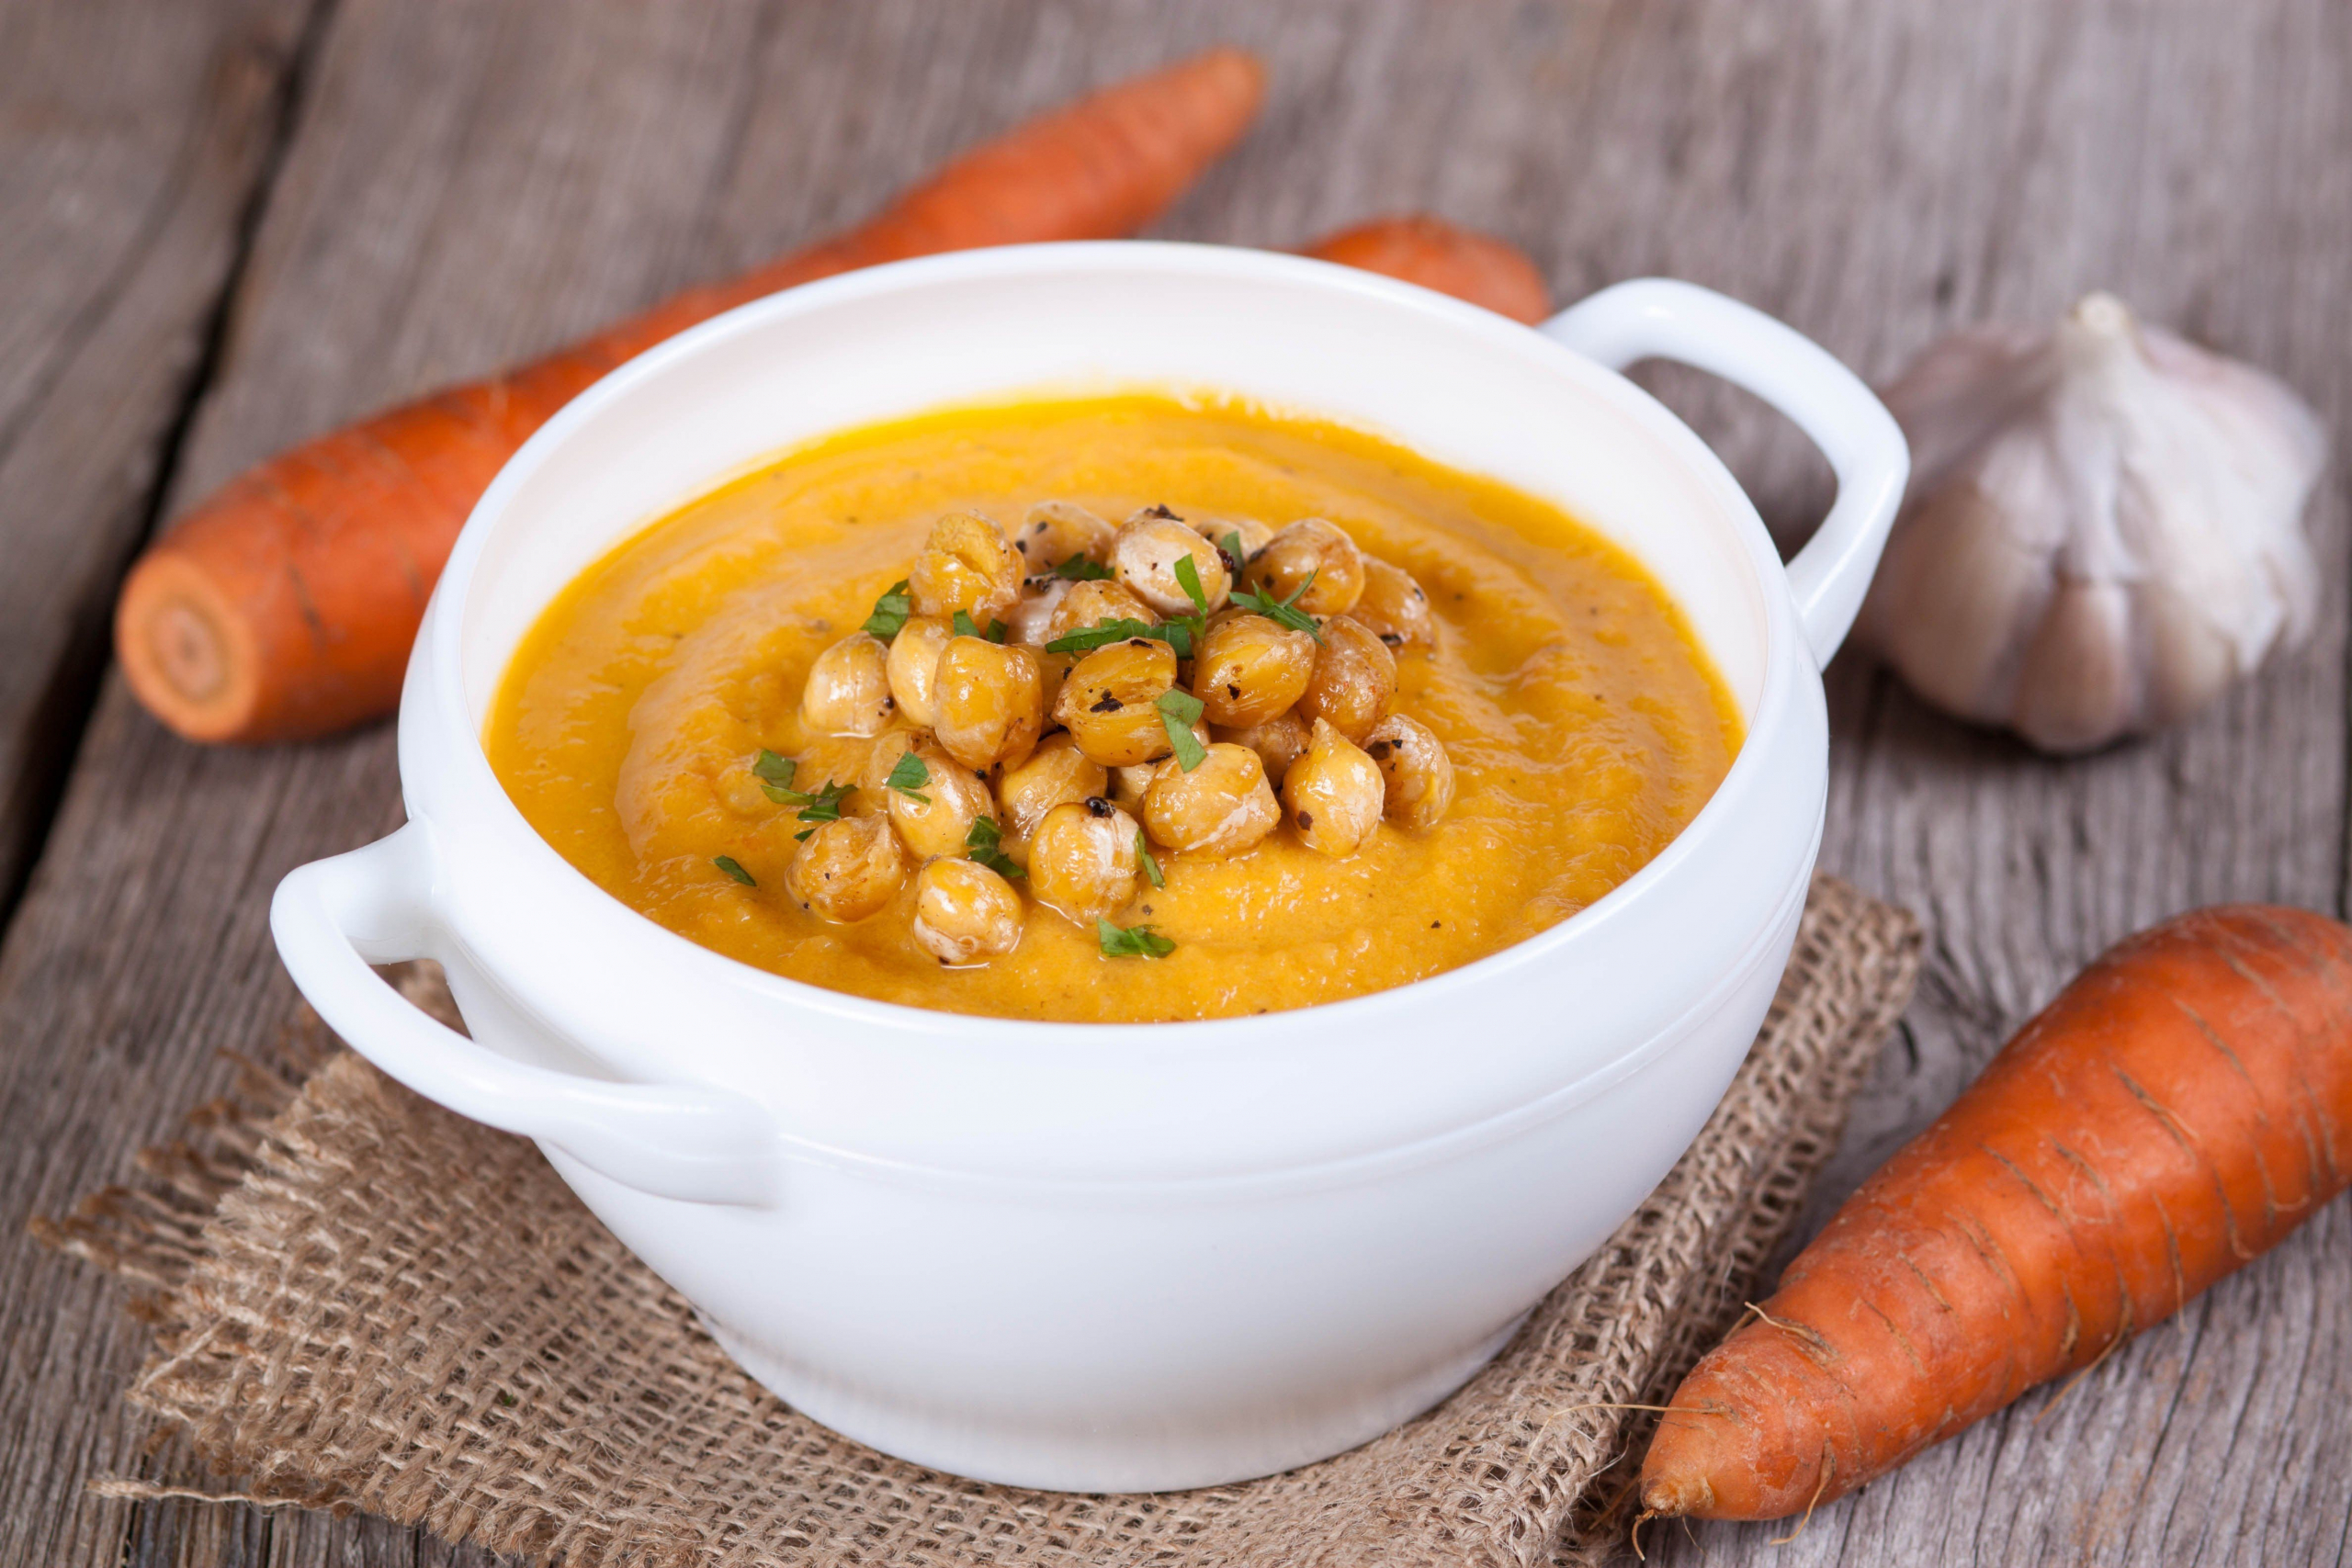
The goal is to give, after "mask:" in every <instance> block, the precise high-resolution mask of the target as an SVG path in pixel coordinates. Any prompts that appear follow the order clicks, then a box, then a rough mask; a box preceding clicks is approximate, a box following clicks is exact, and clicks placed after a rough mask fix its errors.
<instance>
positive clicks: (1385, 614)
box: [1348, 556, 1437, 648]
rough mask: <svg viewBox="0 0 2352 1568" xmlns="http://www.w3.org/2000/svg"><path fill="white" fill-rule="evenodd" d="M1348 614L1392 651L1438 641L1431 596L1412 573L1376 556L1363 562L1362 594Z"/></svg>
mask: <svg viewBox="0 0 2352 1568" xmlns="http://www.w3.org/2000/svg"><path fill="white" fill-rule="evenodd" d="M1348 614H1349V615H1350V616H1351V617H1353V618H1354V619H1355V620H1356V621H1358V622H1360V623H1362V625H1363V628H1364V630H1366V631H1368V632H1370V633H1371V634H1372V635H1373V636H1374V637H1378V638H1379V639H1380V640H1381V641H1383V642H1385V643H1386V644H1387V645H1388V646H1389V647H1391V648H1427V647H1429V646H1430V644H1431V643H1433V642H1435V641H1437V619H1436V617H1435V616H1433V615H1430V596H1429V595H1428V594H1426V593H1424V592H1421V585H1420V584H1419V583H1418V582H1416V581H1413V574H1412V573H1411V572H1409V571H1407V570H1404V569H1403V568H1402V567H1395V566H1390V565H1389V564H1388V563H1387V562H1386V561H1385V560H1382V559H1380V558H1378V557H1376V556H1366V557H1364V558H1363V594H1362V595H1361V596H1360V597H1359V598H1358V599H1357V600H1356V603H1355V608H1353V609H1351V610H1350V611H1349V612H1348Z"/></svg>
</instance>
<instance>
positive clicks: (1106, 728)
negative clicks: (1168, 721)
mask: <svg viewBox="0 0 2352 1568" xmlns="http://www.w3.org/2000/svg"><path fill="white" fill-rule="evenodd" d="M1175 684H1176V650H1175V649H1171V648H1170V647H1169V646H1168V645H1167V644H1166V643H1164V642H1159V641H1156V640H1154V639H1152V638H1150V637H1130V638H1128V639H1127V640H1126V641H1125V642H1114V643H1113V644H1112V645H1111V646H1110V647H1108V648H1098V649H1095V650H1094V651H1093V652H1091V653H1090V654H1088V655H1087V656H1086V657H1085V658H1083V659H1081V660H1079V661H1078V663H1077V664H1076V665H1075V666H1074V667H1072V669H1071V670H1070V672H1069V680H1067V681H1065V682H1063V683H1062V691H1061V698H1060V700H1059V701H1058V702H1057V703H1056V704H1055V705H1054V717H1055V719H1056V720H1057V721H1058V722H1059V723H1061V724H1062V725H1063V726H1064V727H1066V728H1068V729H1069V734H1070V739H1073V740H1075V741H1077V742H1078V749H1079V750H1081V751H1083V752H1085V753H1086V754H1087V755H1088V756H1089V757H1091V758H1093V759H1094V761H1098V762H1100V763H1102V764H1103V766H1104V767H1106V768H1124V767H1128V766H1131V765H1133V764H1134V763H1136V762H1156V761H1159V759H1160V758H1162V757H1165V756H1166V755H1168V753H1169V752H1170V750H1172V748H1171V747H1170V745H1169V743H1168V728H1167V726H1166V725H1165V724H1163V723H1162V722H1161V718H1160V712H1159V707H1158V706H1157V704H1158V703H1159V699H1160V697H1161V696H1163V695H1164V694H1166V693H1167V692H1168V691H1169V690H1170V688H1171V687H1173V686H1174V685H1175Z"/></svg>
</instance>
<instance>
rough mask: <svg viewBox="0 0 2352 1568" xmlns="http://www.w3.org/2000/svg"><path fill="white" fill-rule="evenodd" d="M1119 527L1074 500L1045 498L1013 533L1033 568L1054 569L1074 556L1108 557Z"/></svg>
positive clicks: (1015, 547)
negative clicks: (1114, 535) (1112, 537)
mask: <svg viewBox="0 0 2352 1568" xmlns="http://www.w3.org/2000/svg"><path fill="white" fill-rule="evenodd" d="M1116 532H1117V530H1116V529H1114V528H1113V527H1112V526H1111V525H1110V524H1108V523H1106V522H1104V521H1103V519H1102V518H1100V517H1097V516H1096V515H1095V514H1094V513H1091V512H1089V511H1088V510H1086V508H1084V507H1083V506H1080V505H1079V504H1078V502H1074V501H1041V502H1038V503H1037V504H1036V505H1035V506H1033V507H1031V508H1030V509H1029V515H1028V517H1027V518H1026V519H1025V520H1024V521H1023V523H1022V525H1021V526H1020V528H1019V529H1018V530H1017V531H1015V532H1014V534H1013V536H1012V547H1013V548H1014V549H1016V550H1019V551H1020V552H1021V558H1022V560H1023V562H1024V563H1026V569H1027V570H1029V571H1031V572H1033V573H1034V572H1040V571H1051V570H1054V568H1056V567H1057V566H1059V565H1061V564H1062V562H1064V561H1066V560H1068V559H1069V558H1070V557H1072V556H1084V557H1086V558H1088V559H1089V560H1093V561H1106V562H1107V561H1108V559H1109V558H1110V554H1111V536H1112V535H1113V534H1114V533H1116Z"/></svg>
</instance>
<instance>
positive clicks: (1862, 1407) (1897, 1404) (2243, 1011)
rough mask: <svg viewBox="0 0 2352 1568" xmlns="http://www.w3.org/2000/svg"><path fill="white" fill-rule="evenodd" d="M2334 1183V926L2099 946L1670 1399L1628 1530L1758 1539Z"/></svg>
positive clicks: (2257, 920) (2286, 921)
mask: <svg viewBox="0 0 2352 1568" xmlns="http://www.w3.org/2000/svg"><path fill="white" fill-rule="evenodd" d="M2347 1178H2352V929H2347V928H2346V927H2345V926H2342V925H2339V924H2338V923H2336V922H2335V921H2334V920H2330V919H2323V918H2322V917H2320V916H2317V915H2312V914H2306V913H2304V912H2302V911H2301V910H2296V909H2283V908H2270V907H2267V906H2261V905H2231V906H2223V907H2220V908H2211V909H2200V910H2196V911H2193V912H2191V913H2189V914H2186V915H2182V916H2180V917H2178V918H2177V919H2171V920H2167V921H2165V923H2164V924H2163V925H2160V926H2157V927H2156V928H2154V930H2152V931H2145V932H2143V933H2142V934H2141V935H2139V936H2136V937H2133V938H2131V940H2130V941H2128V942H2123V943H2122V944H2121V945H2120V946H2119V947H2117V948H2115V949H2114V950H2112V951H2111V952H2109V953H2107V954H2106V955H2105V956H2104V957H2102V958H2100V959H2099V960H2098V962H2097V963H2095V964H2092V965H2091V966H2090V967H2089V968H2088V969H2086V971H2084V972H2083V974H2082V975H2081V976H2079V977H2077V978H2076V979H2075V982H2074V983H2073V984H2072V985H2070V986H2068V987H2066V988H2065V990H2064V991H2063V992H2061V993H2060V994H2059V997H2058V998H2057V1000H2055V1001H2053V1002H2052V1003H2051V1005H2050V1006H2049V1008H2048V1009H2047V1010H2044V1011H2043V1012H2042V1013H2041V1016H2039V1017H2038V1018H2036V1019H2034V1020H2033V1021H2032V1022H2030V1023H2029V1024H2028V1025H2026V1027H2025V1028H2024V1029H2023V1030H2022V1031H2021V1032H2019V1033H2018V1036H2017V1037H2016V1038H2015V1039H2014V1040H2012V1041H2010V1042H2009V1043H2008V1044H2007V1046H2006V1047H2004V1048H2003V1050H2002V1051H2001V1053H2000V1055H1997V1056H1996V1057H1995V1058H1994V1060H1993V1063H1992V1065H1991V1066H1988V1067H1987V1068H1986V1069H1985V1074H1984V1076H1983V1077H1980V1078H1978V1079H1977V1081H1976V1082H1975V1084H1973V1086H1972V1087H1971V1088H1970V1089H1968V1091H1967V1092H1966V1093H1964V1094H1962V1096H1961V1097H1960V1099H1959V1100H1957V1101H1955V1102H1954V1103H1953V1105H1952V1106H1951V1109H1950V1110H1949V1111H1945V1112H1944V1114H1943V1115H1942V1116H1940V1117H1939V1118H1938V1119H1937V1121H1936V1122H1935V1123H1934V1124H1933V1125H1932V1126H1930V1127H1929V1128H1928V1130H1927V1131H1926V1132H1924V1133H1922V1134H1920V1135H1919V1136H1918V1137H1917V1138H1916V1139H1914V1140H1913V1141H1912V1142H1911V1143H1910V1144H1908V1145H1905V1147H1904V1148H1903V1149H1902V1150H1901V1151H1900V1152H1899V1153H1897V1154H1896V1155H1895V1156H1894V1158H1893V1159H1891V1160H1889V1161H1888V1162H1887V1163H1886V1164H1885V1165H1884V1166H1883V1167H1882V1168H1880V1169H1879V1170H1878V1171H1877V1173H1876V1174H1874V1175H1873V1176H1871V1179H1869V1180H1868V1181H1866V1182H1864V1183H1863V1184H1862V1187H1861V1189H1860V1190H1859V1191H1857V1192H1856V1193H1855V1194H1854V1195H1853V1197H1852V1198H1850V1199H1849V1200H1848V1201H1847V1202H1846V1204H1845V1206H1844V1207H1843V1208H1841V1209H1839V1210H1838V1213H1837V1214H1836V1215H1835V1216H1834V1217H1833V1218H1832V1219H1831V1220H1830V1222H1829V1224H1828V1225H1827V1226H1826V1228H1825V1229H1824V1230H1823V1231H1822V1233H1821V1235H1819V1236H1818V1237H1817V1238H1816V1239H1815V1241H1814V1242H1813V1244H1812V1245H1811V1246H1809V1247H1806V1248H1805V1249H1804V1252H1803V1253H1801V1254H1800V1255H1799V1256H1798V1258H1797V1259H1796V1261H1795V1262H1793V1263H1792V1264H1791V1265H1790V1267H1789V1269H1788V1272H1787V1273H1786V1274H1785V1275H1784V1276H1782V1278H1781V1287H1780V1289H1779V1290H1778V1291H1777V1292H1774V1294H1773V1295H1772V1297H1771V1299H1770V1300H1769V1301H1767V1302H1766V1303H1763V1305H1762V1307H1761V1308H1759V1309H1758V1316H1757V1318H1756V1320H1755V1321H1753V1322H1751V1323H1748V1324H1747V1325H1745V1326H1743V1327H1741V1328H1739V1329H1738V1330H1736V1332H1734V1333H1733V1334H1732V1335H1731V1336H1730V1337H1728V1338H1726V1339H1725V1340H1724V1343H1723V1344H1721V1345H1719V1346H1717V1347H1716V1348H1714V1349H1713V1350H1711V1351H1709V1352H1708V1353H1707V1355H1706V1356H1705V1357H1704V1358H1703V1359H1702V1360H1701V1361H1700V1362H1699V1364H1698V1366H1697V1367H1695V1368H1693V1369H1692V1371H1691V1375H1690V1376H1689V1377H1688V1378H1686V1379H1684V1380H1683V1382H1682V1386H1681V1387H1680V1388H1679V1389H1678V1390H1676V1391H1675V1394H1674V1397H1673V1400H1672V1401H1671V1403H1670V1404H1669V1407H1668V1411H1667V1413H1666V1415H1665V1416H1663V1417H1662V1418H1661V1419H1660V1422H1659V1425H1658V1430H1657V1437H1656V1438H1654V1439H1653V1440H1652V1442H1651V1444H1650V1450H1649V1453H1648V1455H1647V1457H1646V1458H1645V1460H1644V1461H1643V1464H1642V1504H1643V1506H1644V1508H1645V1510H1646V1517H1660V1516H1664V1517H1676V1516H1682V1515H1690V1516H1694V1517H1702V1518H1729V1519H1770V1518H1781V1517H1786V1516H1789V1515H1792V1514H1795V1513H1799V1512H1802V1511H1805V1510H1809V1509H1810V1508H1812V1507H1813V1506H1815V1504H1817V1503H1824V1502H1827V1501H1828V1500H1829V1499H1831V1498H1833V1497H1838V1496H1840V1495H1844V1494H1845V1493H1848V1492H1850V1491H1852V1490H1853V1489H1854V1488H1855V1487H1857V1486H1860V1485H1861V1484H1862V1483H1864V1482H1866V1481H1869V1480H1871V1478H1872V1477H1874V1476H1877V1475H1881V1474H1883V1473H1884V1472H1887V1471H1889V1470H1891V1469H1893V1468H1894V1467H1895V1466H1896V1465H1899V1464H1901V1463H1903V1462H1904V1461H1905V1460H1908V1459H1910V1458H1911V1457H1912V1456H1913V1455H1914V1454H1917V1453H1918V1452H1919V1451H1920V1450H1923V1449H1926V1448H1928V1447H1930V1446H1931V1445H1933V1444H1936V1443H1939V1442H1941V1441H1943V1440H1944V1439H1945V1438H1949V1437H1951V1436H1952V1435H1953V1434H1955V1433H1957V1432H1959V1431H1960V1430H1961V1429H1962V1428H1963V1427H1967V1426H1968V1425H1969V1424H1970V1423H1972V1422H1973V1421H1976V1420H1978V1419H1981V1418H1982V1417H1984V1416H1987V1415H1990V1414H1991V1413H1992V1412H1994V1411H1996V1410H1998V1409H2000V1408H2001V1407H2002V1406H2003V1405H2006V1404H2008V1403H2009V1402H2010V1401H2012V1400H2014V1399H2016V1398H2017V1397H2018V1395H2019V1394H2021V1393H2025V1392H2026V1390H2028V1389H2030V1388H2032V1387H2033V1386H2035V1385H2036V1384H2038V1383H2042V1382H2049V1381H2050V1380H2052V1379H2053V1378H2059V1377H2064V1376H2066V1375H2068V1374H2070V1373H2075V1372H2080V1371H2084V1370H2085V1369H2086V1368H2089V1367H2091V1366H2092V1365H2094V1364H2095V1363H2097V1362H2098V1360H2099V1359H2101V1358H2102V1357H2104V1356H2106V1355H2108V1354H2109V1352H2110V1351H2111V1350H2112V1349H2113V1348H2115V1347H2116V1346H2117V1345H2118V1344H2120V1342H2122V1341H2123V1340H2125V1339H2128V1338H2129V1337H2131V1335H2132V1334H2134V1333H2136V1332H2137V1331H2139V1330H2140V1329H2143V1328H2145V1327H2147V1326H2148V1325H2150V1324H2152V1323H2154V1322H2156V1321H2158V1320H2159V1319H2161V1318H2165V1317H2168V1316H2170V1315H2171V1314H2173V1313H2175V1312H2177V1311H2178V1310H2179V1309H2180V1307H2181V1305H2182V1303H2185V1302H2187V1301H2188V1299H2189V1298H2190V1297H2191V1296H2194V1295H2196V1294H2197V1293H2198V1292H2200V1291H2202V1290H2204V1289H2205V1288H2206V1287H2207V1286H2208V1285H2211V1283H2212V1282H2213V1281H2214V1280H2219V1279H2220V1278H2222V1276H2223V1275H2225V1274H2227V1273H2230V1272H2231V1271H2232V1270H2233V1269H2237V1268H2239V1267H2241V1266H2242V1265H2244V1264H2245V1263H2247V1262H2249V1261H2251V1260H2252V1259H2253V1258H2256V1257H2258V1256H2260V1255H2261V1254H2262V1253H2263V1252H2264V1251H2265V1250H2267V1248H2269V1247H2273V1246H2275V1245H2276V1244H2277V1243H2278V1241H2279V1240H2280V1238H2282V1237H2283V1236H2285V1235H2287V1233H2288V1232H2289V1231H2290V1230H2292V1229H2294V1227H2295V1226H2296V1225H2298V1224H2301V1222H2302V1221H2304V1220H2306V1219H2308V1218H2310V1217H2311V1215H2312V1213H2314V1212H2316V1211H2317V1210H2318V1208H2319V1207H2320V1205H2321V1204H2323V1203H2325V1202H2326V1201H2328V1200H2329V1199H2331V1198H2333V1197H2335V1195H2336V1194H2337V1193H2339V1192H2341V1191H2342V1190H2344V1188H2345V1186H2346V1181H2347Z"/></svg>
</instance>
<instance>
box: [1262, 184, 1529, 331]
mask: <svg viewBox="0 0 2352 1568" xmlns="http://www.w3.org/2000/svg"><path fill="white" fill-rule="evenodd" d="M1300 254H1303V255H1310V256H1317V257H1320V258H1321V259H1322V260H1324V261H1329V262H1338V263H1340V265H1344V266H1353V267H1361V268H1363V270H1364V271H1366V272H1377V273H1383V274H1385V275H1386V276H1390V277H1401V278H1403V279H1404V280H1405V281H1406V282H1408V283H1418V284H1419V285H1420V286H1421V287H1422V288H1434V289H1436V290H1437V291H1438V292H1439V293H1441V294H1451V295H1453V297H1454V298H1455V299H1467V300H1469V301H1470V303H1472V304H1473V305H1484V306H1485V307H1486V308H1487V310H1495V311H1498V312H1499V313H1501V314H1503V315H1506V316H1509V317H1510V319H1511V320H1513V321H1527V322H1530V323H1532V322H1536V321H1542V320H1543V319H1544V317H1546V316H1548V315H1550V314H1551V313H1552V291H1551V289H1550V288H1548V287H1547V286H1546V285H1545V284H1544V275H1543V274H1542V273H1541V272H1538V271H1537V270H1536V268H1535V264H1534V263H1533V262H1532V261H1530V260H1528V259H1527V256H1526V254H1525V253H1523V252H1521V250H1520V249H1519V248H1518V247H1517V246H1515V245H1513V244H1511V243H1510V242H1509V241H1506V240H1498V239H1497V238H1495V237H1494V236H1493V235H1492V234H1482V233H1480V232H1478V231H1476V230H1475V229H1464V228H1460V227H1458V226H1456V225H1454V224H1452V223H1449V222H1447V221H1446V220H1444V219H1442V218H1432V217H1430V216H1429V215H1428V214H1426V213H1418V212H1417V213H1408V214H1405V215H1403V216H1398V217H1391V218H1375V219H1374V220H1371V221H1370V222H1368V223H1359V224H1357V225H1356V226H1355V227H1354V228H1352V229H1342V230H1340V231H1339V232H1338V233H1336V234H1328V235H1326V236H1324V237H1323V238H1322V239H1320V240H1317V241H1316V242H1315V243H1313V244H1311V245H1309V246H1307V247H1306V249H1305V250H1304V251H1302V252H1301V253H1300Z"/></svg>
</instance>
